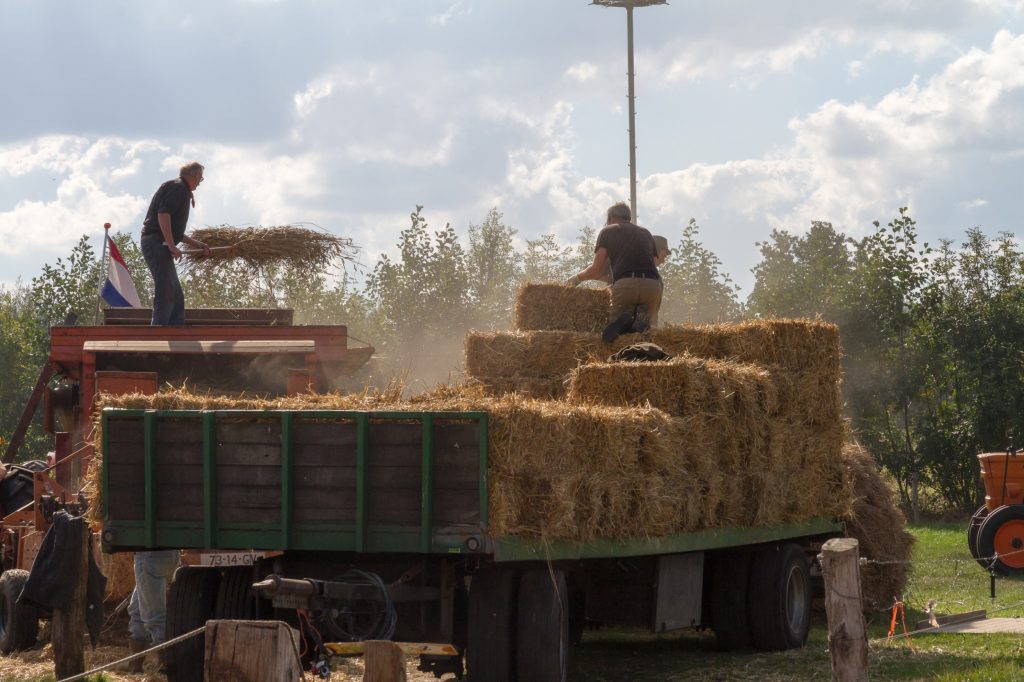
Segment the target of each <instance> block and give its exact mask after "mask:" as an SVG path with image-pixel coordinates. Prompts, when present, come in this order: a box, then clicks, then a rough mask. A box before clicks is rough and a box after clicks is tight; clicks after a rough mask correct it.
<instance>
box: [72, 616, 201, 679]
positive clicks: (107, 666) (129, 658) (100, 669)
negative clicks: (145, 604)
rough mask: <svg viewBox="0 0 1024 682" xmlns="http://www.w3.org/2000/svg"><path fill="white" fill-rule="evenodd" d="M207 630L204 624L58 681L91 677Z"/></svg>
mask: <svg viewBox="0 0 1024 682" xmlns="http://www.w3.org/2000/svg"><path fill="white" fill-rule="evenodd" d="M205 631H206V626H205V625H203V626H201V627H198V628H196V629H195V630H193V631H192V632H186V633H185V634H183V635H178V636H177V637H175V638H174V639H169V640H167V641H166V642H161V643H160V644H157V645H156V646H154V647H150V648H149V649H146V650H145V651H140V652H139V653H137V654H132V655H131V656H125V657H124V658H121V659H118V660H116V661H111V662H110V663H105V664H104V665H101V666H100V667H98V668H93V669H92V670H87V671H86V672H84V673H79V674H78V675H74V676H72V677H65V678H64V679H62V680H58V682H75V681H76V680H84V679H85V678H87V677H89V676H90V675H95V674H96V673H99V672H103V671H104V670H110V669H111V668H113V667H115V666H118V665H121V664H122V663H127V662H128V661H134V660H135V659H136V658H141V657H142V656H145V655H147V654H150V653H152V652H154V651H160V650H161V649H166V648H167V647H170V646H174V645H175V644H178V643H179V642H184V641H185V640H186V639H189V638H191V637H195V636H196V635H201V634H202V633H203V632H205Z"/></svg>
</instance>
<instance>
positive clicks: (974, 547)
mask: <svg viewBox="0 0 1024 682" xmlns="http://www.w3.org/2000/svg"><path fill="white" fill-rule="evenodd" d="M986 517H988V507H986V506H985V505H981V507H979V508H978V511H976V512H974V513H973V514H971V521H970V523H968V524H967V549H969V550H970V552H971V556H972V557H974V560H975V561H977V562H978V565H979V566H981V567H982V568H984V569H985V570H988V565H989V563H990V562H989V561H987V560H986V556H985V555H984V554H982V553H981V552H980V551H979V550H978V535H979V534H980V533H981V524H982V523H984V522H985V518H986Z"/></svg>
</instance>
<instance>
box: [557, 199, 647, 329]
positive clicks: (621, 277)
mask: <svg viewBox="0 0 1024 682" xmlns="http://www.w3.org/2000/svg"><path fill="white" fill-rule="evenodd" d="M631 219H632V212H631V211H630V210H629V206H627V205H626V204H625V203H624V202H621V201H620V202H619V203H617V204H615V205H614V206H612V207H610V208H609V209H608V220H607V224H606V225H605V226H604V227H603V228H601V231H600V232H598V234H597V244H596V246H595V248H594V262H593V263H591V264H590V266H589V267H588V268H587V269H586V270H584V271H583V272H581V273H579V274H578V275H573V276H572V277H570V278H569V281H568V282H566V284H568V285H570V286H576V285H577V284H579V283H580V282H581V281H583V280H587V279H600V278H601V276H602V274H603V273H604V272H605V268H606V267H607V264H608V263H609V262H610V263H611V266H612V277H613V280H614V281H613V282H612V304H611V317H610V321H609V323H608V326H607V327H606V328H605V330H604V334H603V335H602V338H603V339H604V342H605V343H611V341H612V340H613V339H615V337H616V336H618V335H619V334H623V333H625V332H627V331H634V332H642V331H647V329H649V328H650V327H651V326H652V325H654V324H657V322H658V309H659V308H661V292H662V286H661V279H660V277H659V276H658V268H657V266H656V263H657V261H656V260H655V259H656V258H657V257H658V256H659V254H658V249H657V246H656V245H655V242H654V237H653V236H651V233H650V232H648V231H647V230H646V229H645V228H643V227H640V226H639V225H634V224H633V223H631V222H630V220H631Z"/></svg>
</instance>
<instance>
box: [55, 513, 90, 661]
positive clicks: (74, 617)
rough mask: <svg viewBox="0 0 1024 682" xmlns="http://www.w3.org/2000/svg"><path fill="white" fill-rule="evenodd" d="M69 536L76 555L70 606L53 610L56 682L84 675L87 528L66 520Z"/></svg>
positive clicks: (76, 520) (82, 521) (82, 522)
mask: <svg viewBox="0 0 1024 682" xmlns="http://www.w3.org/2000/svg"><path fill="white" fill-rule="evenodd" d="M68 523H69V524H70V525H71V528H70V532H71V533H79V534H80V535H81V542H80V543H79V545H80V546H79V553H78V555H77V556H75V559H74V561H75V566H77V567H78V570H77V571H76V572H75V576H74V590H73V591H72V594H71V603H70V604H68V607H67V608H66V609H57V608H55V609H54V610H53V630H52V635H51V639H52V641H53V667H54V674H55V676H56V677H57V679H58V680H62V679H64V678H65V677H71V676H73V675H78V674H80V673H84V672H85V646H84V641H83V640H84V637H85V609H86V600H87V592H86V585H87V584H88V580H89V542H90V540H91V537H90V535H91V533H90V531H89V525H88V524H87V523H86V522H85V519H84V518H82V517H75V518H72V519H71V520H69V521H68Z"/></svg>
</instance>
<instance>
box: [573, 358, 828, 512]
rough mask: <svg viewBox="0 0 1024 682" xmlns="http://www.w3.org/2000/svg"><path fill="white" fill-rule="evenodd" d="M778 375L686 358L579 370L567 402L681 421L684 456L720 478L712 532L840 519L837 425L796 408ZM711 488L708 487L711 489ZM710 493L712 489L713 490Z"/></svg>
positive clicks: (808, 403)
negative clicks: (656, 412)
mask: <svg viewBox="0 0 1024 682" xmlns="http://www.w3.org/2000/svg"><path fill="white" fill-rule="evenodd" d="M790 378H791V377H790V375H789V373H788V372H786V371H785V370H782V369H780V368H779V367H778V366H774V367H772V368H766V367H764V366H761V365H754V364H746V363H740V362H736V361H723V360H710V359H706V358H696V357H693V356H690V355H683V356H680V357H677V358H675V359H673V360H671V361H668V362H616V363H593V364H587V365H580V366H579V367H577V368H576V369H575V370H573V371H572V373H571V374H570V380H569V389H568V400H569V401H570V402H574V403H582V404H595V403H596V404H605V405H619V406H650V407H655V408H658V409H661V410H663V411H665V412H667V413H668V414H670V415H672V416H673V417H675V418H677V419H678V420H679V421H680V422H681V424H682V427H681V428H682V429H683V430H684V432H685V438H684V440H683V443H682V447H684V448H689V449H692V450H693V452H692V454H691V455H690V457H691V458H704V459H707V460H708V461H709V462H711V463H712V466H713V467H714V468H716V469H717V470H718V478H719V479H720V481H719V482H718V486H717V490H716V488H715V486H714V485H712V486H711V488H710V490H715V491H716V493H717V497H718V499H717V501H716V503H710V502H709V503H708V505H707V509H706V510H705V514H706V515H707V516H708V518H709V519H711V520H712V521H713V522H714V523H717V524H728V525H740V526H747V525H761V524H767V523H778V522H782V521H793V520H798V519H806V518H810V517H814V516H828V515H839V514H842V513H845V512H846V511H847V502H846V501H847V500H848V495H846V494H845V492H844V489H845V487H846V484H845V479H844V476H843V467H842V464H841V461H840V450H841V448H842V444H843V438H844V425H843V422H842V419H841V418H840V416H839V415H838V414H837V415H827V416H825V417H823V416H821V415H818V416H817V417H815V416H814V413H815V411H816V409H817V405H816V403H815V402H814V396H813V395H808V396H806V399H804V400H797V399H794V397H793V396H791V395H788V394H790V393H792V389H791V384H792V382H791V381H790ZM709 480H710V479H709ZM712 483H714V481H712Z"/></svg>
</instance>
